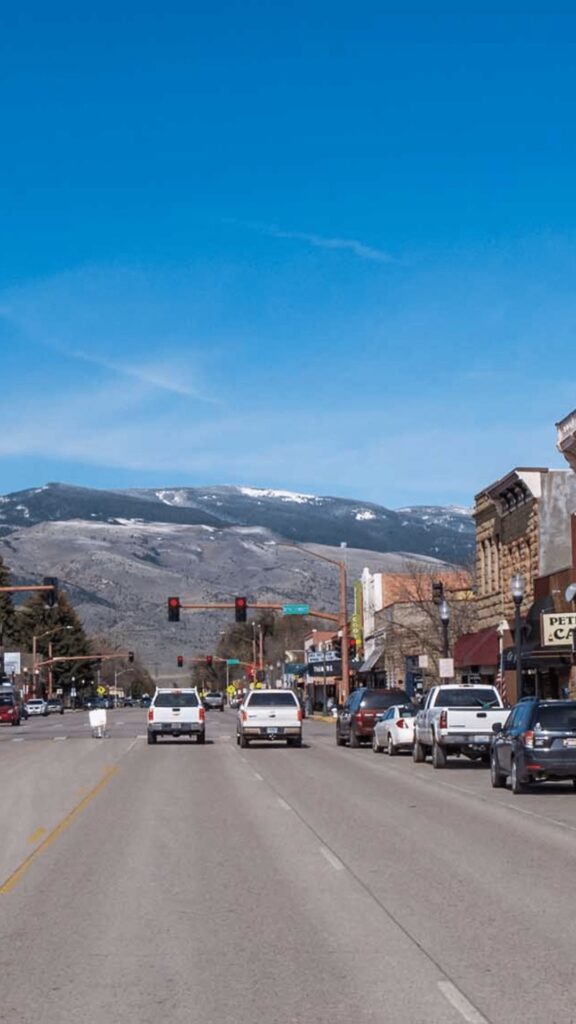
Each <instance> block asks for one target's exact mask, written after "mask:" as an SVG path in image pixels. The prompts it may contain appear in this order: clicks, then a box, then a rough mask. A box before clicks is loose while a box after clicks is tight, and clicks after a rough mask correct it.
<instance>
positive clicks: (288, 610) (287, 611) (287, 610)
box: [282, 604, 310, 615]
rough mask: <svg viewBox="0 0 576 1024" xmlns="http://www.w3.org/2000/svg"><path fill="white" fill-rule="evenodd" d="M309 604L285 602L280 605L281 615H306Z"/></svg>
mask: <svg viewBox="0 0 576 1024" xmlns="http://www.w3.org/2000/svg"><path fill="white" fill-rule="evenodd" d="M309 611H310V605H309V604H285V605H283V607H282V615H308V613H309Z"/></svg>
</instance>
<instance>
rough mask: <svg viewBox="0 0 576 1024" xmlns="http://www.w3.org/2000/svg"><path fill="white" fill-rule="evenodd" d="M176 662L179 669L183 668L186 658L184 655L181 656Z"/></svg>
mask: <svg viewBox="0 0 576 1024" xmlns="http://www.w3.org/2000/svg"><path fill="white" fill-rule="evenodd" d="M176 661H177V663H178V668H182V666H183V664H184V657H183V655H181V654H179V655H178V657H177V658H176Z"/></svg>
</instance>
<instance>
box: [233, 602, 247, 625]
mask: <svg viewBox="0 0 576 1024" xmlns="http://www.w3.org/2000/svg"><path fill="white" fill-rule="evenodd" d="M247 610H248V604H247V602H246V598H245V597H235V598H234V611H235V617H236V622H246V612H247Z"/></svg>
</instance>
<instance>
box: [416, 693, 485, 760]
mask: <svg viewBox="0 0 576 1024" xmlns="http://www.w3.org/2000/svg"><path fill="white" fill-rule="evenodd" d="M503 709H504V704H503V703H502V698H501V696H500V694H499V692H498V690H497V689H496V687H495V686H483V685H467V684H450V683H445V684H444V685H442V686H433V687H432V689H431V690H429V692H428V696H427V698H426V703H425V704H424V707H423V708H422V709H421V710H420V711H419V712H418V714H417V715H416V721H415V723H414V748H413V757H414V760H415V761H416V762H421V761H425V760H426V757H427V756H428V754H431V755H432V764H433V766H434V768H445V767H446V760H447V757H448V755H449V754H465V755H466V757H469V758H471V759H472V760H477V759H481V760H483V761H485V762H486V763H488V761H489V760H490V743H491V740H492V726H493V725H494V724H495V722H501V721H502V711H503Z"/></svg>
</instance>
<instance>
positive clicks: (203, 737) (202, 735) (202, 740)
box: [196, 731, 206, 743]
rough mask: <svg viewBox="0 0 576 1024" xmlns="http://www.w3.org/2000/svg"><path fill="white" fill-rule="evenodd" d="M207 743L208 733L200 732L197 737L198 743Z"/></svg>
mask: <svg viewBox="0 0 576 1024" xmlns="http://www.w3.org/2000/svg"><path fill="white" fill-rule="evenodd" d="M205 742H206V733H205V732H204V731H202V732H199V733H198V734H197V736H196V743H205Z"/></svg>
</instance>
